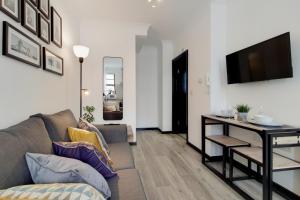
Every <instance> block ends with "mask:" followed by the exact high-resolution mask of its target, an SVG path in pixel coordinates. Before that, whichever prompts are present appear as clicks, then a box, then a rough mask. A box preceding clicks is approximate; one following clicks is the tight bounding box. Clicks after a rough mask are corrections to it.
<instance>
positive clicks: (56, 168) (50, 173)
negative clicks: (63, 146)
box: [26, 153, 111, 198]
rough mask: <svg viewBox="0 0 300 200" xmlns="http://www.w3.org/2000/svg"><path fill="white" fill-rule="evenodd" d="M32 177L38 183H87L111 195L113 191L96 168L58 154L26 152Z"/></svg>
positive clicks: (105, 195) (107, 196) (107, 195)
mask: <svg viewBox="0 0 300 200" xmlns="http://www.w3.org/2000/svg"><path fill="white" fill-rule="evenodd" d="M26 161H27V165H28V168H29V171H30V174H31V178H32V180H33V182H34V183H36V184H51V183H86V184H89V185H91V186H93V187H94V188H96V189H97V190H98V191H99V192H101V193H102V194H103V196H104V197H105V198H110V197H111V191H110V188H109V187H108V184H107V182H106V180H105V179H104V177H103V176H102V175H101V174H100V173H99V172H97V170H95V169H94V168H92V167H91V166H89V165H88V164H85V163H83V162H81V161H79V160H75V159H71V158H64V157H60V156H56V155H45V154H35V153H26Z"/></svg>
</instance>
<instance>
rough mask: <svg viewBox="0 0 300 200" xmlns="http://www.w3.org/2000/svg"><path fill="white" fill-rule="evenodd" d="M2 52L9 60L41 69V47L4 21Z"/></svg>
mask: <svg viewBox="0 0 300 200" xmlns="http://www.w3.org/2000/svg"><path fill="white" fill-rule="evenodd" d="M2 52H3V55H5V56H8V57H10V58H13V59H16V60H18V61H21V62H24V63H26V64H29V65H32V66H35V67H41V45H40V44H38V43H37V42H36V41H34V40H33V39H32V38H30V37H29V36H27V35H26V34H24V33H22V32H21V31H19V30H18V29H17V28H15V27H13V26H12V25H11V24H9V23H8V22H5V21H4V22H3V51H2Z"/></svg>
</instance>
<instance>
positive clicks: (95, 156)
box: [53, 142, 117, 179]
mask: <svg viewBox="0 0 300 200" xmlns="http://www.w3.org/2000/svg"><path fill="white" fill-rule="evenodd" d="M53 150H54V153H55V155H58V156H62V157H67V158H73V159H77V160H80V161H82V162H84V163H86V164H89V165H90V166H92V167H93V168H95V169H96V170H97V171H98V172H99V173H100V174H102V176H103V177H104V178H106V179H109V178H111V177H114V176H116V175H117V173H116V172H114V171H113V170H112V169H111V167H110V166H109V164H108V161H107V160H106V158H105V157H104V156H103V155H102V154H101V152H100V151H99V150H98V149H97V148H96V147H95V146H94V145H91V144H89V143H85V142H53Z"/></svg>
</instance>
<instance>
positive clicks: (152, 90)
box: [137, 31, 174, 132]
mask: <svg viewBox="0 0 300 200" xmlns="http://www.w3.org/2000/svg"><path fill="white" fill-rule="evenodd" d="M151 34H152V33H151V31H150V33H149V35H148V37H147V38H139V39H138V42H137V49H138V50H139V51H138V52H137V128H159V129H160V130H161V131H163V132H168V131H172V59H173V58H174V47H173V43H172V42H171V41H169V40H159V39H157V38H155V36H153V35H151Z"/></svg>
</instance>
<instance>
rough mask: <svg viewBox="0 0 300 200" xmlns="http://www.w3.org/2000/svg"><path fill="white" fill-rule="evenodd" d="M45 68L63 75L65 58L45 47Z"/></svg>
mask: <svg viewBox="0 0 300 200" xmlns="http://www.w3.org/2000/svg"><path fill="white" fill-rule="evenodd" d="M43 69H44V70H45V71H48V72H51V73H53V74H57V75H60V76H63V75H64V59H63V58H62V57H60V56H58V55H56V54H55V53H53V52H51V51H50V50H48V49H47V48H46V47H43Z"/></svg>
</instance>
